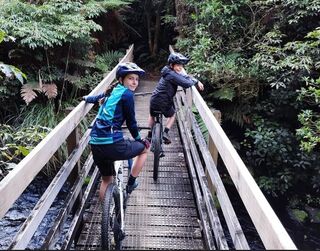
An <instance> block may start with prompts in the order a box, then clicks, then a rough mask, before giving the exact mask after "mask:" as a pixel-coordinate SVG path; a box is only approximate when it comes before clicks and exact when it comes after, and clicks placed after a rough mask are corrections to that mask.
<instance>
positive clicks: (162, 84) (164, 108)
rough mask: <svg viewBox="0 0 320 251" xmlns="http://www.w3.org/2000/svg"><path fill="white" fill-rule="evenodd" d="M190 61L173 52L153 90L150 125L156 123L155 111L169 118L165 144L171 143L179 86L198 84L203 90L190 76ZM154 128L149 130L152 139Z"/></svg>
mask: <svg viewBox="0 0 320 251" xmlns="http://www.w3.org/2000/svg"><path fill="white" fill-rule="evenodd" d="M188 62H189V58H187V57H185V56H184V55H182V54H180V53H176V52H173V53H171V54H170V55H169V57H168V65H166V66H164V67H163V68H162V70H161V78H160V80H159V83H158V85H157V86H156V89H155V90H154V91H153V93H152V95H151V99H150V115H149V121H148V122H149V127H150V128H152V126H153V125H154V117H155V114H154V111H161V112H162V114H163V115H164V116H165V117H166V118H167V122H166V126H165V128H164V132H163V140H164V143H165V144H170V143H171V140H170V136H169V130H170V128H171V126H172V125H173V123H174V120H175V109H174V103H173V98H174V96H175V95H176V92H177V88H178V86H181V87H183V88H189V87H191V86H193V85H197V87H198V89H199V90H201V91H202V90H203V89H204V87H203V84H202V83H201V82H200V81H199V80H198V79H196V78H194V77H191V76H189V75H188V74H187V73H186V71H185V69H184V67H183V66H184V65H186V64H187V63H188ZM151 137H152V129H151V130H150V131H149V132H148V136H147V138H148V139H149V140H151Z"/></svg>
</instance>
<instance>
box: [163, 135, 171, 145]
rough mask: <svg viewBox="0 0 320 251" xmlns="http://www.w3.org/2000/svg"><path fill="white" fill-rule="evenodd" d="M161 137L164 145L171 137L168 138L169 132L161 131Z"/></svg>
mask: <svg viewBox="0 0 320 251" xmlns="http://www.w3.org/2000/svg"><path fill="white" fill-rule="evenodd" d="M162 139H163V142H164V143H165V144H166V145H168V144H170V143H171V139H170V136H169V133H167V132H163V135H162Z"/></svg>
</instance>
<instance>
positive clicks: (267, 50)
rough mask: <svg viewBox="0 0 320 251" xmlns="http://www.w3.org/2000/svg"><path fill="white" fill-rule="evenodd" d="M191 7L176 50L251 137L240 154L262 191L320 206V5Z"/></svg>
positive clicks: (274, 0) (213, 100)
mask: <svg viewBox="0 0 320 251" xmlns="http://www.w3.org/2000/svg"><path fill="white" fill-rule="evenodd" d="M186 3H187V5H188V8H189V11H190V12H192V13H193V14H191V15H190V16H189V24H190V25H189V26H188V27H185V29H184V30H183V31H182V34H183V37H184V38H183V39H180V40H179V41H178V43H177V45H176V46H177V48H178V49H179V50H180V51H182V52H184V53H187V54H189V55H190V56H191V58H192V61H191V63H190V64H189V65H188V71H189V72H192V73H194V74H195V75H196V76H197V77H198V78H200V79H201V80H203V81H204V82H205V83H206V86H207V94H206V100H207V102H208V103H209V104H211V105H212V106H213V107H215V108H218V109H219V110H221V112H222V119H223V124H224V123H225V124H227V123H231V124H233V125H234V126H233V128H235V129H234V131H233V134H234V133H235V131H236V130H237V129H236V128H239V131H240V130H241V131H245V135H244V136H243V137H244V139H242V136H241V135H240V134H239V135H238V137H239V140H240V141H242V144H241V149H239V153H240V154H242V155H243V159H244V160H245V162H246V164H247V166H248V168H249V169H250V170H251V171H252V174H253V175H254V177H255V178H256V180H257V182H258V184H259V185H260V187H261V188H262V189H263V191H265V192H266V193H267V194H270V195H271V196H273V197H280V196H281V197H283V198H286V199H288V201H296V200H298V201H300V203H301V204H304V203H306V204H313V205H317V206H320V205H319V203H318V202H319V191H320V187H319V182H320V161H319V150H320V130H319V129H320V109H319V107H320V103H319V102H320V99H319V93H320V88H319V87H320V86H319V77H320V73H319V68H320V47H319V44H320V36H319V34H320V32H319V31H320V30H319V29H320V2H319V1H317V0H297V1H295V0H266V1H255V0H240V1H223V0H206V1H201V2H199V1H194V0H187V1H186ZM204 59H205V60H204ZM223 124H222V125H223ZM305 194H307V195H308V196H307V197H308V198H309V199H308V200H307V199H306V196H305Z"/></svg>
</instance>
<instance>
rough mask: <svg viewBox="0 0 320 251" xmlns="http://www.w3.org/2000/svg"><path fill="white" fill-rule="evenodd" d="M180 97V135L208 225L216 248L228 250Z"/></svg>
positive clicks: (187, 110) (179, 96)
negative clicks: (189, 154)
mask: <svg viewBox="0 0 320 251" xmlns="http://www.w3.org/2000/svg"><path fill="white" fill-rule="evenodd" d="M180 98H182V95H181V94H179V95H177V99H176V101H177V104H178V105H177V107H179V112H178V116H179V122H180V121H181V122H182V127H184V132H185V135H186V137H182V138H183V140H184V141H185V142H184V144H186V145H188V146H189V147H190V151H191V154H192V158H193V160H194V162H195V165H194V168H195V170H196V172H197V175H198V179H199V184H200V188H201V190H202V194H203V197H204V201H205V207H206V209H207V211H208V219H209V223H210V227H211V229H212V231H213V232H214V237H215V240H216V243H217V248H218V249H219V250H228V249H229V247H228V243H227V240H226V237H225V235H224V232H223V228H222V225H221V222H220V219H219V216H218V212H217V210H216V206H215V205H214V201H213V198H212V195H211V192H210V190H209V186H208V183H207V177H206V176H205V173H204V171H203V166H202V163H201V160H200V157H199V154H198V151H197V149H196V146H195V144H194V140H193V136H192V134H191V131H190V129H189V128H187V124H188V123H184V121H186V120H188V121H190V122H192V121H191V118H190V117H191V116H189V119H187V116H188V113H190V109H188V105H187V104H186V103H184V104H185V105H186V106H185V107H183V106H182V105H181V103H180V102H179V100H180ZM183 111H185V113H186V114H183Z"/></svg>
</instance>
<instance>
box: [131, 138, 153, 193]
mask: <svg viewBox="0 0 320 251" xmlns="http://www.w3.org/2000/svg"><path fill="white" fill-rule="evenodd" d="M148 153H149V149H146V148H145V146H144V144H142V143H141V142H138V141H133V142H132V143H131V154H133V155H136V157H135V159H134V161H133V165H132V168H131V173H130V176H129V178H128V183H127V186H126V190H127V192H128V193H131V192H132V191H133V190H134V189H135V188H136V187H137V186H138V182H136V179H137V177H138V176H139V174H140V172H141V170H142V168H143V166H144V163H145V162H146V160H147V157H148Z"/></svg>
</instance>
